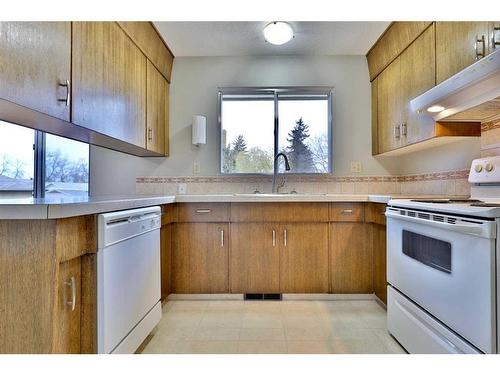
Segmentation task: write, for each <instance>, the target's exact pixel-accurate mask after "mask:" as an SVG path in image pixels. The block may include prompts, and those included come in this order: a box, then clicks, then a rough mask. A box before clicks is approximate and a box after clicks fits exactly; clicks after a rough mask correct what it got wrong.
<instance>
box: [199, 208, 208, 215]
mask: <svg viewBox="0 0 500 375" xmlns="http://www.w3.org/2000/svg"><path fill="white" fill-rule="evenodd" d="M210 212H212V210H211V209H210V208H199V209H197V210H196V213H197V214H209V213H210Z"/></svg>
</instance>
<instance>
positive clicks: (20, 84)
mask: <svg viewBox="0 0 500 375" xmlns="http://www.w3.org/2000/svg"><path fill="white" fill-rule="evenodd" d="M70 72H71V23H70V22H0V98H2V99H7V100H9V101H11V102H14V103H17V104H20V105H23V106H25V107H28V108H32V109H34V110H37V111H39V112H43V113H46V114H48V115H51V116H54V117H58V118H60V119H63V120H66V121H69V119H70V118H69V115H70V111H69V108H70V107H69V106H67V105H66V94H67V93H68V91H67V90H68V89H69V87H64V86H60V85H59V84H66V80H70V79H71V77H70V74H71V73H70ZM59 99H61V101H59ZM68 105H69V103H68Z"/></svg>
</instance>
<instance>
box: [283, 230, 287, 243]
mask: <svg viewBox="0 0 500 375" xmlns="http://www.w3.org/2000/svg"><path fill="white" fill-rule="evenodd" d="M287 237H288V232H287V230H286V229H285V230H284V232H283V242H284V244H285V247H286V242H287Z"/></svg>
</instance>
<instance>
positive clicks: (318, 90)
mask: <svg viewBox="0 0 500 375" xmlns="http://www.w3.org/2000/svg"><path fill="white" fill-rule="evenodd" d="M265 93H268V94H270V95H271V94H272V95H273V96H274V99H273V101H274V155H276V153H277V152H278V149H279V117H278V103H279V94H291V95H294V96H295V95H296V96H295V97H294V98H293V99H284V100H315V98H314V97H313V96H314V95H317V96H319V95H322V96H325V95H326V96H327V101H328V119H327V121H328V151H329V155H328V172H310V173H308V172H303V173H296V172H285V173H286V174H287V175H299V176H300V175H308V176H310V175H315V176H317V175H323V176H324V175H331V174H333V172H334V168H333V151H334V150H333V126H334V122H333V101H334V94H335V89H334V87H332V86H277V87H219V88H218V89H217V124H218V127H217V130H218V135H217V147H218V159H219V160H218V174H219V175H222V176H272V173H271V174H268V173H245V172H241V173H224V172H223V171H222V167H223V165H222V161H223V149H222V134H223V132H222V98H223V96H224V95H225V94H232V95H242V96H244V95H248V96H249V97H250V96H251V95H257V94H265ZM301 95H302V96H301ZM242 100H244V98H243V99H242ZM249 100H255V99H250V98H249ZM285 173H280V172H278V174H285Z"/></svg>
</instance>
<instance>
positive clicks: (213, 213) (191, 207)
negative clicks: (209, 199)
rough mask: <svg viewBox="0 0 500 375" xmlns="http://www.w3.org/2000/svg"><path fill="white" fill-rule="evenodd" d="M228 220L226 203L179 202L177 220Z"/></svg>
mask: <svg viewBox="0 0 500 375" xmlns="http://www.w3.org/2000/svg"><path fill="white" fill-rule="evenodd" d="M225 221H229V204H228V203H182V204H179V222H181V223H182V222H213V223H214V222H215V223H216V222H225Z"/></svg>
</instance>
